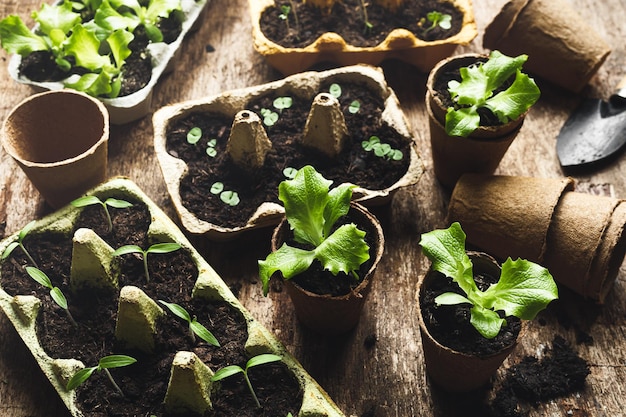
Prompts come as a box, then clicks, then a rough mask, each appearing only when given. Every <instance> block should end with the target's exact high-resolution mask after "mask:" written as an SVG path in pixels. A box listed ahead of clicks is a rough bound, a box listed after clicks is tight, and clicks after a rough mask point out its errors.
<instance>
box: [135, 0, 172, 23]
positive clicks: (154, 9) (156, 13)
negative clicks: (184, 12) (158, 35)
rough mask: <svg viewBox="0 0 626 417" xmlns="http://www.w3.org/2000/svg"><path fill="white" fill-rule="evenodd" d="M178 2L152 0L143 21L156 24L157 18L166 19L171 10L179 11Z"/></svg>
mask: <svg viewBox="0 0 626 417" xmlns="http://www.w3.org/2000/svg"><path fill="white" fill-rule="evenodd" d="M180 8H181V5H180V0H152V1H150V4H149V6H148V9H147V10H146V13H145V16H144V19H145V20H147V21H149V22H153V23H156V22H157V21H158V20H159V18H163V17H168V16H169V15H170V13H171V12H172V11H173V10H180Z"/></svg>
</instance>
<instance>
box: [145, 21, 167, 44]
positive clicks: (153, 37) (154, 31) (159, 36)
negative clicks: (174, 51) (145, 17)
mask: <svg viewBox="0 0 626 417" xmlns="http://www.w3.org/2000/svg"><path fill="white" fill-rule="evenodd" d="M143 27H144V28H145V29H146V35H148V39H150V42H152V43H156V42H163V33H162V32H161V29H159V28H158V27H157V26H156V25H153V24H151V23H146V22H144V25H143Z"/></svg>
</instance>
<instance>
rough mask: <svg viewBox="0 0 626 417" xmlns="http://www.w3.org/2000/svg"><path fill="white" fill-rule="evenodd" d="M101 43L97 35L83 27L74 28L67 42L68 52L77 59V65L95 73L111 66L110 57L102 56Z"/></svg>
mask: <svg viewBox="0 0 626 417" xmlns="http://www.w3.org/2000/svg"><path fill="white" fill-rule="evenodd" d="M99 50H100V41H99V40H98V38H97V37H96V35H95V34H94V33H92V32H89V31H88V30H87V29H85V28H84V27H82V26H81V25H77V26H76V27H74V30H73V31H72V34H71V35H70V37H69V38H68V40H67V47H66V52H67V54H68V55H72V56H73V57H74V58H75V59H76V65H78V66H80V67H83V68H86V69H89V70H92V71H95V70H101V69H102V68H103V67H105V66H111V60H110V58H109V57H108V56H104V55H100V53H99V52H98V51H99Z"/></svg>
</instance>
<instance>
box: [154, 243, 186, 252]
mask: <svg viewBox="0 0 626 417" xmlns="http://www.w3.org/2000/svg"><path fill="white" fill-rule="evenodd" d="M180 248H182V246H181V245H180V244H178V243H174V242H170V243H155V244H154V245H152V246H150V247H149V248H148V250H147V252H148V253H170V252H174V251H177V250H178V249H180Z"/></svg>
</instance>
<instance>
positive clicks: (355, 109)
mask: <svg viewBox="0 0 626 417" xmlns="http://www.w3.org/2000/svg"><path fill="white" fill-rule="evenodd" d="M359 110H361V103H359V101H358V100H354V101H353V102H352V103H350V106H349V107H348V112H349V113H351V114H356V113H358V112H359Z"/></svg>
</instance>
